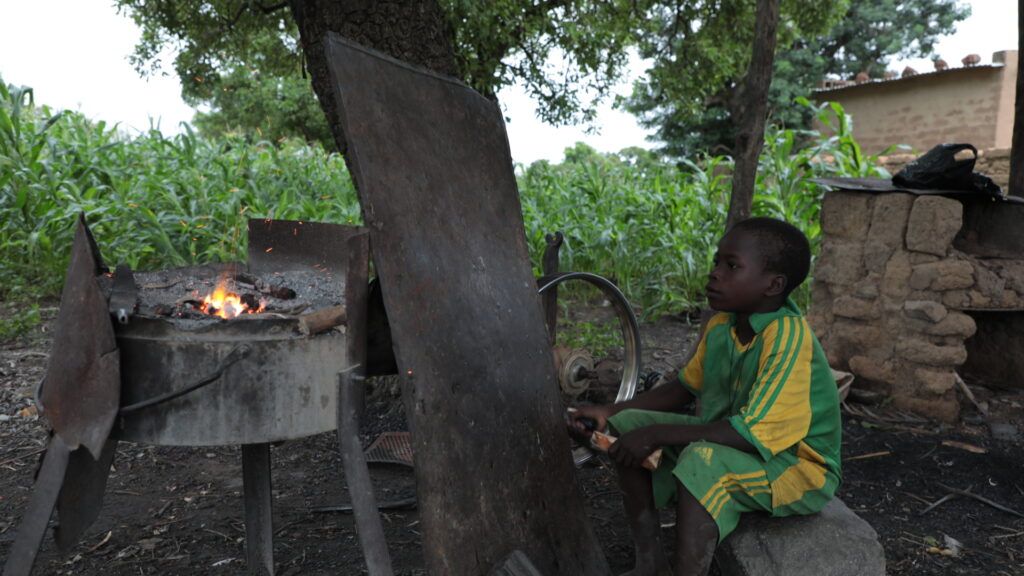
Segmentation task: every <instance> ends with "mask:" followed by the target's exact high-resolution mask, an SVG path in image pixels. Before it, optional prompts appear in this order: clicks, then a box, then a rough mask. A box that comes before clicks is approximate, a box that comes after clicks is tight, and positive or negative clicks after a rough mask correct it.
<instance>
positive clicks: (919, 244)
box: [906, 196, 964, 256]
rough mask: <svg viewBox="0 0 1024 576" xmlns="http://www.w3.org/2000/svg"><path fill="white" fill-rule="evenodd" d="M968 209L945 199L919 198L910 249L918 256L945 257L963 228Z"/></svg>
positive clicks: (909, 231) (909, 237) (913, 213)
mask: <svg viewBox="0 0 1024 576" xmlns="http://www.w3.org/2000/svg"><path fill="white" fill-rule="evenodd" d="M963 219H964V208H963V205H962V204H960V202H959V201H957V200H953V199H951V198H944V197H942V196H918V197H917V198H916V199H915V200H914V206H913V207H912V208H911V209H910V219H909V221H908V222H907V235H906V246H907V249H908V250H913V251H914V252H924V253H925V254H935V255H936V256H945V255H946V254H947V253H948V252H949V248H950V246H952V244H953V238H954V237H955V236H956V234H957V232H959V231H960V228H961V227H962V226H963Z"/></svg>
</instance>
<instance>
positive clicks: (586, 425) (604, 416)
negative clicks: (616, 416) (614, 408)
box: [566, 406, 611, 444]
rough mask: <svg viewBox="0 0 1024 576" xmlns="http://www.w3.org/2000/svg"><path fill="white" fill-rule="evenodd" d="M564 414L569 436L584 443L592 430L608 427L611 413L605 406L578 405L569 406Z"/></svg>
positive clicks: (588, 438) (587, 440)
mask: <svg viewBox="0 0 1024 576" xmlns="http://www.w3.org/2000/svg"><path fill="white" fill-rule="evenodd" d="M566 415H567V416H568V418H567V421H566V428H567V429H568V431H569V436H571V437H572V438H573V439H575V440H576V441H577V442H581V443H584V444H586V443H589V441H590V435H591V433H593V432H594V430H598V431H602V430H604V429H605V428H607V427H608V416H610V415H611V414H610V410H609V409H608V407H607V406H580V407H577V408H569V409H568V410H567V412H566Z"/></svg>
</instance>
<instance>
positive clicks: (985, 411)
mask: <svg viewBox="0 0 1024 576" xmlns="http://www.w3.org/2000/svg"><path fill="white" fill-rule="evenodd" d="M953 376H954V377H955V378H956V384H957V386H959V387H960V391H961V392H963V393H964V396H967V399H968V400H970V401H971V404H974V407H975V408H977V409H978V412H981V413H982V414H983V415H985V416H988V407H983V406H982V405H981V403H979V402H978V399H977V398H975V397H974V392H971V389H970V388H968V387H967V383H966V382H964V379H963V378H961V377H960V375H959V374H957V373H956V372H953Z"/></svg>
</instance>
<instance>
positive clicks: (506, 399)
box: [328, 36, 601, 573]
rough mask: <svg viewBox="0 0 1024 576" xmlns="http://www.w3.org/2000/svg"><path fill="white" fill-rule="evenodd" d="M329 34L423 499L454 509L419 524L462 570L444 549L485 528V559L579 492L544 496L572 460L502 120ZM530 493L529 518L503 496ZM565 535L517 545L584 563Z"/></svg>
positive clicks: (485, 106) (417, 73)
mask: <svg viewBox="0 0 1024 576" xmlns="http://www.w3.org/2000/svg"><path fill="white" fill-rule="evenodd" d="M328 46H329V50H330V55H329V63H330V67H331V72H332V75H333V78H334V88H335V91H336V94H337V96H338V102H339V117H340V120H341V123H342V127H343V130H344V131H345V134H346V137H347V144H348V150H349V162H350V164H351V165H352V168H353V176H354V178H355V182H356V187H357V189H358V190H359V194H360V199H361V202H362V205H363V214H364V217H365V218H366V225H367V226H368V227H369V228H370V240H371V244H372V248H373V258H374V262H375V264H376V266H377V271H378V273H379V275H380V278H381V287H382V290H383V295H384V302H385V306H386V308H387V311H388V318H389V321H390V324H391V329H392V336H393V339H394V348H395V353H396V357H397V359H398V365H399V369H400V371H401V372H402V373H404V374H411V375H413V376H412V377H411V378H409V379H407V382H412V383H413V384H411V388H412V389H411V390H409V389H407V390H404V391H403V394H404V395H405V404H406V407H407V412H408V416H409V418H410V424H411V427H412V436H413V452H414V458H415V462H416V468H417V484H418V485H419V488H418V492H419V497H420V507H421V509H424V510H442V509H443V510H445V511H446V512H445V514H446V516H447V517H448V518H450V519H451V520H450V521H449V522H447V523H446V524H445V525H443V526H429V525H428V518H436V517H437V516H435V515H433V514H425V519H424V528H425V533H424V549H431V550H433V551H434V552H435V553H434V554H432V558H429V559H428V563H431V564H432V568H433V570H431V571H432V572H436V573H460V570H459V569H454V570H451V571H449V569H448V568H449V567H451V566H452V565H451V564H449V561H451V562H452V563H454V565H459V564H460V563H462V565H463V566H464V563H465V560H461V559H457V558H450V557H444V556H445V553H446V551H447V552H452V551H455V550H457V549H458V548H459V545H460V543H463V542H465V543H469V542H479V541H480V540H481V539H480V538H479V531H480V530H485V531H486V533H487V535H488V540H489V541H490V545H491V549H490V550H473V551H467V550H466V549H465V548H463V549H461V550H459V551H458V553H459V554H468V555H470V557H472V556H473V554H476V555H477V557H478V559H477V561H479V562H480V564H481V565H480V567H479V568H480V570H479V571H477V572H476V573H485V572H487V571H488V569H489V567H490V565H492V564H493V562H497V561H498V560H500V557H499V556H501V555H502V554H506V553H507V549H504V548H503V546H507V545H509V544H510V543H511V542H531V541H532V542H536V541H537V540H538V539H537V538H536V535H537V534H545V533H547V531H549V530H551V529H553V528H552V526H553V525H556V524H558V519H559V518H562V519H564V518H566V517H570V518H571V517H573V516H574V515H576V514H577V512H579V511H578V510H577V508H576V507H577V506H579V503H578V502H572V500H574V499H572V498H559V499H554V498H551V497H550V496H549V495H547V494H545V489H546V488H545V486H546V485H547V484H549V483H554V484H556V485H558V484H560V483H563V482H564V483H569V484H570V485H571V483H573V482H574V480H573V470H572V463H571V459H570V458H569V443H568V438H567V436H566V434H565V432H564V425H563V424H562V420H561V414H560V412H561V409H560V407H559V402H558V398H557V393H558V385H557V384H556V382H555V374H554V367H553V364H552V360H551V352H550V350H549V348H548V347H547V335H546V332H545V326H544V317H543V313H542V310H541V301H540V297H539V296H538V294H537V288H536V285H535V284H534V278H533V274H532V269H531V265H530V260H529V252H528V249H527V245H526V237H525V232H524V227H523V217H522V213H521V209H520V204H519V193H518V190H517V188H516V182H515V177H514V173H513V170H512V159H511V155H510V152H509V148H508V139H507V137H506V135H505V126H504V120H503V118H502V115H501V113H500V111H499V109H498V107H497V106H496V105H495V104H494V103H492V102H490V101H488V100H487V99H485V98H483V97H482V96H480V95H479V94H477V93H476V92H474V91H473V90H471V89H469V88H468V87H467V86H465V85H464V84H462V83H460V82H458V81H455V80H453V79H449V78H444V77H440V76H437V75H435V74H432V73H430V72H427V71H424V70H421V69H418V68H414V67H412V66H409V65H407V64H405V63H402V62H399V61H397V60H394V59H392V58H389V57H387V56H385V55H382V54H380V53H377V52H373V51H370V50H368V49H366V48H363V47H360V46H358V45H356V44H352V43H350V42H348V41H346V40H344V39H342V38H340V37H337V36H331V37H329V41H328ZM524 453H525V454H527V455H528V456H527V457H523V456H522V455H523V454H524ZM512 454H517V455H518V456H510V455H512ZM524 461H525V462H526V463H525V464H523V462H524ZM510 463H515V466H516V467H513V466H511V464H510ZM468 470H472V472H471V473H468ZM554 492H559V491H554ZM559 493H561V492H559ZM454 494H457V495H458V497H457V498H455V497H452V495H454ZM524 502H533V503H542V507H539V508H540V509H538V510H536V511H535V512H534V513H532V514H528V515H527V516H528V518H527V519H525V520H523V519H522V518H523V511H522V510H521V509H519V510H509V507H516V506H521V505H522V504H523V503H524ZM541 510H543V511H541ZM513 514H514V515H516V517H517V519H519V520H518V521H516V522H508V519H509V518H510V517H511V516H512V515H513ZM582 516H583V515H582V514H579V517H582ZM517 531H520V532H517ZM560 537H561V538H562V544H563V546H559V547H558V548H561V549H560V550H552V549H544V546H543V545H541V546H538V548H540V549H532V550H528V551H527V552H529V553H530V557H531V558H535V557H538V556H540V557H543V559H544V560H548V562H549V563H551V562H554V563H557V564H558V565H560V566H565V567H569V566H572V565H574V564H575V565H577V566H578V565H579V564H580V563H583V564H586V563H587V562H588V561H587V560H581V559H580V558H579V557H578V556H575V557H570V556H572V554H573V553H572V552H570V551H572V550H576V551H577V552H578V551H579V550H581V549H586V547H587V546H589V545H590V544H591V543H592V542H591V541H590V540H589V539H590V538H591V537H592V533H590V531H589V530H588V529H586V528H585V527H581V526H572V527H571V528H570V529H569V530H567V531H565V532H562V533H560ZM467 545H468V544H467ZM438 555H440V556H442V557H441V558H438V557H437V556H438ZM535 555H537V556H535ZM581 555H582V554H581ZM556 557H557V559H556ZM488 562H490V564H489V563H488ZM542 563H543V562H542ZM549 565H550V564H549ZM584 568H585V567H584ZM600 571H601V569H599V568H595V569H594V570H592V571H589V572H586V573H598V572H600ZM573 572H574V570H572V569H569V570H568V571H567V572H566V573H573ZM581 572H582V571H581ZM462 573H473V569H472V568H470V569H467V570H465V571H464V572H462Z"/></svg>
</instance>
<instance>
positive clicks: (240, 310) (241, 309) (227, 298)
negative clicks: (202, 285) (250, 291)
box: [199, 283, 264, 318]
mask: <svg viewBox="0 0 1024 576" xmlns="http://www.w3.org/2000/svg"><path fill="white" fill-rule="evenodd" d="M199 309H200V310H201V311H203V312H205V313H206V314H209V315H211V316H218V317H220V318H235V317H237V316H239V315H241V314H257V313H259V312H263V309H264V305H263V302H262V301H260V305H259V308H257V309H255V310H253V309H252V308H250V307H249V306H248V305H246V304H245V302H242V299H241V298H239V297H238V295H237V294H231V293H229V292H228V291H227V289H226V288H225V287H224V284H221V283H218V284H217V286H216V287H215V288H214V289H213V294H207V295H206V296H205V297H204V298H203V303H202V305H201V306H200V307H199Z"/></svg>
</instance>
